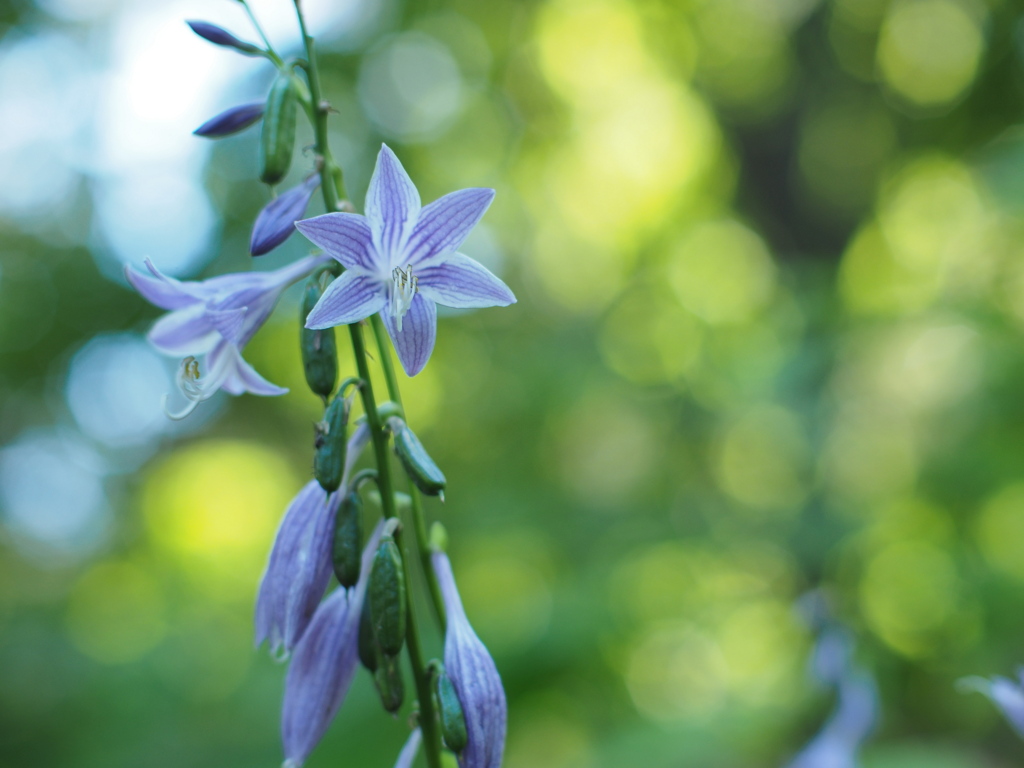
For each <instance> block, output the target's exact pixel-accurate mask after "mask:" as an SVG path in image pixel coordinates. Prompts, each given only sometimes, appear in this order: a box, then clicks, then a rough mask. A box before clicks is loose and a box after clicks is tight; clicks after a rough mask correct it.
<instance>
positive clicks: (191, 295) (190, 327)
mask: <svg viewBox="0 0 1024 768" xmlns="http://www.w3.org/2000/svg"><path fill="white" fill-rule="evenodd" d="M328 260H329V259H328V257H326V256H307V257H306V258H304V259H299V260H298V261H296V262H295V263H293V264H290V265H288V266H287V267H283V268H281V269H278V270H275V271H273V272H243V273H235V274H228V275H220V276H218V277H211V278H209V279H208V280H199V281H184V282H183V281H179V280H175V279H174V278H171V277H167V276H166V275H164V274H162V273H161V272H160V270H158V269H157V268H156V267H155V266H154V265H153V262H151V261H150V260H149V259H146V261H145V264H146V268H147V269H148V270H149V272H150V274H148V275H146V274H143V273H141V272H137V271H136V270H134V269H132V268H131V267H127V266H126V267H125V276H126V277H127V279H128V282H129V283H131V285H132V287H134V288H135V290H137V291H138V292H139V293H140V294H142V296H143V298H145V299H146V300H147V301H149V302H150V303H152V304H155V305H156V306H158V307H160V308H161V309H166V310H169V311H168V314H166V315H164V316H163V317H161V318H160V319H159V320H157V321H156V323H155V324H154V326H153V328H152V330H150V332H149V337H148V338H149V341H150V343H151V344H153V346H155V347H156V348H157V349H158V350H160V351H161V352H163V353H164V354H167V355H171V356H173V357H181V358H184V359H183V360H182V364H181V367H180V369H179V371H178V387H179V389H180V390H181V393H182V394H183V395H184V396H185V398H186V399H187V400H188V401H189V402H188V405H187V406H186V407H185V409H184V410H182V411H181V412H179V413H175V414H171V413H170V412H168V415H169V416H171V418H184V417H185V416H187V415H188V414H189V413H191V412H192V411H193V410H194V409H195V407H196V406H197V405H198V404H199V403H200V402H202V401H203V400H207V399H209V398H210V397H212V396H213V395H214V394H215V393H216V392H217V391H218V390H220V389H223V390H225V391H226V392H229V393H230V394H232V395H240V394H242V393H243V392H251V393H252V394H254V395H283V394H284V393H285V392H287V391H288V390H287V389H284V388H283V387H278V386H276V385H275V384H271V383H270V382H269V381H267V380H266V379H264V378H263V377H262V376H260V375H259V374H258V373H257V372H256V370H255V369H254V368H253V367H252V366H251V365H249V364H248V363H247V362H245V360H243V359H242V348H243V347H244V346H245V345H246V344H247V343H248V342H249V340H250V339H251V338H252V337H253V335H254V334H255V333H256V331H257V330H259V328H260V327H261V326H262V325H263V323H264V322H266V319H267V318H268V317H269V316H270V313H271V312H272V311H273V309H274V306H275V305H276V304H277V300H278V299H279V298H280V296H281V293H282V292H283V291H284V289H285V288H287V287H288V286H289V285H291V284H292V283H294V282H296V281H297V280H301V279H302V278H304V277H306V276H307V275H309V274H310V273H312V272H313V271H314V270H315V269H316V268H317V267H319V266H320V265H321V264H323V263H324V262H325V261H328ZM201 356H202V357H204V360H203V362H202V363H200V361H199V359H198V358H199V357H201Z"/></svg>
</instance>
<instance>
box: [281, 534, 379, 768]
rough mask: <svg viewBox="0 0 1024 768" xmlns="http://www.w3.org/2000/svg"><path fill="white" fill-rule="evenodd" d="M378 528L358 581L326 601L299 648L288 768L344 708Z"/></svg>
mask: <svg viewBox="0 0 1024 768" xmlns="http://www.w3.org/2000/svg"><path fill="white" fill-rule="evenodd" d="M383 528H384V525H383V521H381V522H380V523H378V525H377V527H376V529H375V530H374V532H373V535H372V536H370V539H369V541H368V542H367V543H366V547H365V549H364V550H363V559H362V563H361V566H360V571H359V581H358V583H357V584H356V586H354V587H352V588H351V589H348V590H346V589H344V588H342V587H338V588H337V589H335V590H334V591H333V592H332V593H331V594H330V595H329V596H328V597H327V599H326V600H324V601H323V602H322V603H321V604H320V607H319V608H318V609H317V611H316V613H315V614H314V615H313V620H312V621H311V622H310V624H309V627H308V628H307V629H306V632H305V633H304V634H303V635H302V639H301V640H299V642H298V644H297V645H296V646H295V653H294V655H293V656H292V661H291V665H290V666H289V667H288V676H287V679H286V680H285V689H284V706H283V709H282V712H281V738H282V741H283V742H284V755H285V762H284V768H299V766H301V765H302V764H303V763H304V762H306V759H307V758H308V757H309V755H310V753H311V752H312V751H313V748H314V747H315V746H316V745H317V744H318V743H319V742H320V739H321V738H323V735H324V733H325V732H326V731H327V726H328V725H330V723H331V720H333V719H334V716H335V715H336V714H337V712H338V710H339V709H340V708H341V704H342V702H343V701H344V700H345V696H346V694H347V693H348V689H349V686H350V685H351V684H352V678H353V677H355V673H356V668H357V667H358V665H359V648H358V645H359V616H360V614H361V612H362V609H363V600H364V599H365V598H366V582H367V580H368V579H367V577H368V576H369V574H370V566H371V565H372V564H373V556H374V555H375V554H376V551H377V544H378V543H379V542H380V534H381V531H382V530H383Z"/></svg>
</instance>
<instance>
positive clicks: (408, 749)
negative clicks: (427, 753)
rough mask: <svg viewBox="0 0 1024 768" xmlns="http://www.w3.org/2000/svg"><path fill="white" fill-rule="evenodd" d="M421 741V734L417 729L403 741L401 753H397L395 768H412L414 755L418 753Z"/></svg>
mask: <svg viewBox="0 0 1024 768" xmlns="http://www.w3.org/2000/svg"><path fill="white" fill-rule="evenodd" d="M422 741H423V733H422V732H421V731H420V729H419V728H417V729H416V730H415V731H413V732H412V733H410V734H409V738H408V739H406V741H405V746H404V747H402V751H401V752H399V753H398V760H397V761H396V762H395V768H412V764H413V761H415V760H416V755H417V754H418V753H419V751H420V743H421V742H422Z"/></svg>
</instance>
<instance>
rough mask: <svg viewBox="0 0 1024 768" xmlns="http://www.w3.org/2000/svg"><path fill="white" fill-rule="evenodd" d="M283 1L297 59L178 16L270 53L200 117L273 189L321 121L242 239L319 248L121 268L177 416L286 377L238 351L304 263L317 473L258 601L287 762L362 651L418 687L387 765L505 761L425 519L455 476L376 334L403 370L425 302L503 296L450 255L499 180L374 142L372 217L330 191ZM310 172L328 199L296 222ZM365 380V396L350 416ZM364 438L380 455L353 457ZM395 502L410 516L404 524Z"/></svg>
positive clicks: (430, 334)
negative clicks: (448, 176) (412, 562)
mask: <svg viewBox="0 0 1024 768" xmlns="http://www.w3.org/2000/svg"><path fill="white" fill-rule="evenodd" d="M239 2H240V4H241V5H242V6H243V7H245V9H246V10H247V11H248V10H249V9H248V6H247V5H246V3H245V2H244V0H239ZM295 9H296V12H297V13H298V21H299V25H300V27H301V28H302V31H303V40H304V43H305V46H306V59H304V60H303V59H289V60H285V59H282V58H281V57H280V56H279V55H278V54H277V53H276V52H275V51H274V50H273V48H272V47H271V45H270V42H269V41H268V40H267V37H266V35H265V34H263V32H262V30H260V29H259V26H258V24H257V23H256V19H255V17H254V16H253V15H252V14H251V13H250V17H251V18H252V20H253V23H254V24H256V28H257V31H258V32H259V34H260V37H261V39H262V40H263V43H264V45H262V46H261V45H257V44H254V43H249V42H245V41H243V40H241V39H239V38H238V37H236V36H235V35H233V34H231V33H230V32H228V31H226V30H224V29H222V28H220V27H218V26H215V25H213V24H209V23H207V22H200V21H192V22H188V23H189V25H190V26H191V28H192V30H193V31H194V32H195V33H196V34H198V35H199V36H201V37H203V38H204V39H206V40H208V41H210V42H211V43H214V44H216V45H219V46H223V47H226V48H230V49H233V50H234V51H236V52H238V53H241V54H243V55H246V56H253V57H262V58H264V59H267V60H268V61H270V62H271V63H273V65H274V66H275V67H276V69H277V74H276V76H275V78H274V80H273V83H272V85H271V86H270V89H269V93H268V95H267V98H266V99H265V101H263V102H259V103H247V104H242V105H239V106H236V107H232V108H231V109H228V110H226V111H225V112H222V113H221V114H219V115H217V116H216V117H214V118H212V119H210V120H208V121H207V122H206V123H204V124H203V125H202V126H200V127H199V128H198V129H197V130H196V131H195V132H196V134H198V135H200V136H204V137H208V138H220V137H223V136H228V135H231V134H234V133H237V132H239V131H242V130H245V129H246V128H248V127H250V126H252V125H255V124H256V123H258V122H260V121H262V129H261V130H262V133H261V140H260V157H261V160H260V174H259V175H260V179H261V181H263V182H264V183H266V184H268V185H271V187H273V186H274V185H276V184H278V183H279V182H281V181H282V180H283V179H284V178H285V176H286V175H287V173H288V171H289V168H290V166H291V162H292V156H293V154H294V149H295V148H294V143H295V127H296V125H295V124H296V120H297V114H298V112H299V108H300V107H301V109H302V111H303V112H304V113H305V114H306V115H307V116H308V118H309V120H310V122H311V123H312V124H313V128H314V131H315V133H316V135H317V136H318V142H317V145H316V152H315V157H316V162H315V167H314V168H313V171H312V173H311V174H309V175H308V176H307V177H306V179H305V180H304V181H303V182H302V183H300V184H299V185H298V186H296V187H294V188H293V189H290V190H288V191H286V192H284V193H282V194H280V195H279V196H277V197H276V198H275V199H274V200H272V201H271V202H270V203H269V204H268V205H267V206H266V207H265V208H264V209H263V210H262V211H261V212H260V213H259V215H258V217H257V218H256V221H255V224H254V226H253V233H252V239H251V244H250V252H251V254H252V255H253V256H259V255H261V254H264V253H267V252H269V251H270V250H272V249H273V248H276V247H277V246H278V245H280V244H281V243H283V242H284V241H285V240H286V239H287V238H288V237H289V236H290V235H291V234H292V232H293V231H294V229H296V228H298V229H299V230H300V231H301V232H302V233H303V234H304V235H305V236H306V238H307V239H309V240H310V241H312V242H313V243H314V244H315V245H317V246H319V247H320V248H322V249H323V251H324V252H325V253H323V254H314V255H309V256H306V257H305V258H302V259H299V260H297V261H295V262H294V263H293V264H290V265H288V266H286V267H284V268H282V269H280V270H277V271H275V272H248V273H242V274H231V275H222V276H219V277H214V278H210V279H208V280H204V281H198V282H180V281H177V280H174V279H172V278H170V277H168V276H166V275H163V274H162V273H160V271H159V270H158V269H157V268H156V267H155V266H154V265H153V264H151V263H149V262H148V261H147V262H146V267H147V269H148V274H146V273H144V272H141V271H137V270H135V269H131V268H128V269H127V277H128V280H129V282H130V283H131V284H132V286H134V287H135V288H136V290H138V291H139V293H141V294H142V295H143V296H144V297H145V298H146V299H148V300H149V301H150V302H152V303H153V304H155V305H157V306H159V307H161V308H163V309H165V310H168V314H167V315H166V316H164V317H163V318H161V319H160V320H159V321H157V323H156V325H155V326H154V327H153V329H152V331H151V333H150V340H151V341H152V342H153V343H154V344H155V345H156V346H157V347H158V348H160V349H161V350H162V351H164V352H166V353H167V354H170V355H175V356H178V357H184V362H183V363H182V368H181V375H180V376H179V386H180V389H181V392H182V395H183V396H184V397H185V399H186V400H187V405H186V406H185V407H184V409H182V410H180V411H178V412H174V413H172V412H170V411H169V412H168V413H169V415H171V416H173V417H175V418H184V417H185V416H187V415H188V413H190V412H191V411H192V410H193V409H194V408H195V407H196V406H197V405H198V404H199V403H200V402H202V401H204V400H206V399H208V398H209V397H211V396H212V395H213V394H214V393H216V392H217V391H219V390H221V389H224V390H226V391H228V392H229V393H232V394H242V393H244V392H251V393H255V394H261V395H280V394H283V393H285V392H286V391H287V390H285V389H283V388H281V387H277V386H275V385H273V384H271V383H270V382H267V381H266V380H264V379H263V378H262V377H261V376H260V375H259V374H258V373H256V371H255V370H254V369H253V368H252V367H251V366H250V365H249V364H248V363H246V362H245V360H243V359H242V354H241V353H242V349H243V347H244V346H245V344H246V343H248V341H249V340H250V339H251V338H252V337H253V335H254V334H255V333H256V332H257V331H258V330H259V328H260V327H261V326H262V325H263V323H264V322H265V321H266V320H267V318H268V317H269V316H270V314H271V313H272V312H273V310H274V307H275V306H276V304H277V301H278V299H279V297H280V295H281V293H282V292H283V291H284V290H285V288H287V287H288V286H289V285H292V284H293V283H296V282H298V281H300V280H306V285H305V289H304V292H303V297H302V304H301V314H300V317H299V339H298V341H299V346H300V349H301V354H302V365H303V370H304V373H305V378H306V383H307V384H308V386H309V389H310V391H311V392H312V393H313V394H314V395H316V396H318V397H319V398H320V399H321V400H322V402H323V408H324V411H323V416H322V418H321V419H320V420H319V421H318V422H317V423H316V424H315V428H314V439H313V459H312V475H313V477H312V479H311V480H310V481H309V482H308V483H307V484H306V485H305V486H304V487H303V488H302V489H301V490H300V491H299V493H298V495H297V496H296V497H295V499H294V500H293V501H292V503H291V505H290V506H289V507H288V509H287V510H286V512H285V514H284V517H283V518H282V521H281V524H280V527H279V529H278V532H277V535H276V538H275V540H274V543H273V547H272V549H271V552H270V557H269V560H268V562H267V567H266V570H265V572H264V574H263V578H262V580H261V582H260V586H259V593H258V597H257V601H256V612H255V613H256V622H255V623H256V645H257V646H260V645H262V644H264V643H266V644H267V646H268V648H269V650H270V652H271V654H272V655H273V656H274V657H275V658H277V659H280V660H289V667H288V672H287V676H286V681H285V690H284V706H283V712H282V723H281V732H282V739H283V744H284V753H285V766H287V768H298V766H301V765H302V764H303V763H304V762H305V761H306V759H307V758H308V757H309V755H310V754H311V752H312V751H313V749H314V748H315V747H316V745H317V743H318V742H319V741H320V739H321V738H322V737H323V735H324V733H325V732H326V730H327V728H328V726H329V725H330V723H331V721H332V719H333V718H334V716H335V715H336V713H337V712H338V710H339V708H340V707H341V705H342V703H343V701H344V699H345V696H346V694H347V692H348V689H349V687H350V685H351V683H352V681H353V679H354V677H355V675H356V672H357V670H358V667H359V664H360V662H362V664H363V666H364V667H366V669H367V670H369V672H370V673H371V674H372V675H373V680H374V683H375V685H376V687H377V691H378V692H379V694H380V700H381V703H382V705H383V708H384V710H385V711H386V712H387V713H390V714H392V715H394V714H397V713H398V712H399V711H400V710H401V709H402V707H403V705H404V704H405V702H406V690H407V687H406V680H405V678H406V671H405V668H404V664H403V659H404V658H405V656H408V661H409V664H408V667H409V669H410V670H411V673H412V677H413V679H414V682H415V691H416V704H415V708H414V710H413V711H414V716H413V717H412V723H411V724H412V729H411V734H410V736H409V739H408V741H407V742H406V745H405V747H404V748H403V749H402V751H401V754H400V756H399V758H398V763H397V766H398V767H403V766H404V767H405V768H408V767H409V766H411V764H412V762H413V761H414V759H415V756H416V755H417V752H418V750H419V749H420V746H421V744H422V746H423V749H424V751H425V753H426V757H427V762H428V765H429V766H430V768H440V765H441V756H442V748H446V749H447V750H448V751H449V752H451V753H453V754H454V755H456V756H457V759H458V762H459V765H460V766H461V768H500V765H501V761H502V754H503V752H504V745H505V721H506V704H505V693H504V690H503V688H502V684H501V678H500V677H499V675H498V672H497V668H496V667H495V664H494V661H493V659H492V658H491V656H490V654H489V653H488V651H487V649H486V648H485V647H484V645H483V643H481V642H480V639H479V638H478V637H477V635H476V633H475V632H474V631H473V629H472V627H471V626H470V624H469V620H468V619H467V617H466V613H465V611H464V610H463V607H462V602H461V600H460V598H459V593H458V590H457V588H456V585H455V579H454V576H453V574H452V568H451V564H450V562H449V560H448V557H447V555H446V554H445V552H444V549H445V546H446V542H447V535H446V534H443V533H439V532H438V531H442V530H443V529H440V528H436V529H435V531H436V532H438V533H437V535H435V536H433V537H432V538H431V539H430V541H427V540H426V533H425V532H426V523H425V521H424V519H423V509H422V496H426V497H436V498H439V499H440V500H441V501H444V492H445V489H446V487H447V479H446V477H445V475H444V473H443V472H442V471H441V469H440V468H439V467H438V465H437V463H436V462H435V461H434V460H433V458H432V457H431V456H430V454H429V453H428V452H427V449H426V448H425V447H424V445H423V443H422V442H421V441H420V439H419V438H418V437H417V435H416V434H415V433H414V432H413V430H412V428H411V427H410V426H409V425H408V423H407V422H406V417H405V412H404V410H403V408H402V406H401V398H400V395H399V393H398V385H397V379H396V378H395V374H394V371H393V369H392V367H391V357H390V355H391V345H389V344H388V339H389V338H390V341H391V344H393V346H394V351H395V353H396V354H397V356H398V359H399V361H400V362H401V364H402V367H403V368H404V370H405V372H406V373H407V374H408V375H409V376H414V375H416V374H417V373H419V372H420V371H421V370H422V369H423V367H424V366H425V365H426V364H427V361H428V360H429V359H430V356H431V353H432V351H433V348H434V340H435V336H436V331H437V309H436V305H437V304H444V305H446V306H451V307H459V308H470V307H490V306H506V305H508V304H511V303H513V302H515V296H513V294H512V292H511V291H510V290H509V288H508V286H506V285H505V284H504V283H503V282H502V281H501V280H500V279H498V278H497V277H495V276H494V275H493V274H491V273H490V272H489V271H488V270H487V269H485V268H484V267H483V266H482V265H480V264H479V263H477V262H476V261H474V260H473V259H471V258H470V257H468V256H465V255H463V254H461V253H459V252H458V249H459V247H460V246H461V245H462V243H463V241H464V240H465V239H466V237H467V236H468V234H469V232H470V230H472V228H473V227H474V226H475V225H476V223H477V222H478V221H479V220H480V218H481V217H482V216H483V215H484V212H485V211H486V210H487V208H488V206H489V205H490V203H491V200H492V199H493V197H494V190H491V189H463V190H459V191H457V192H453V193H451V194H449V195H445V196H444V197H442V198H440V199H439V200H436V201H434V202H433V203H430V204H429V205H426V206H424V205H422V203H421V201H420V196H419V192H418V191H417V189H416V187H415V185H414V184H413V183H412V180H411V179H410V178H409V175H408V174H407V173H406V171H405V169H404V168H403V167H402V164H401V163H400V162H399V160H398V158H397V157H396V155H395V154H394V153H393V152H392V151H391V150H390V149H389V148H388V147H382V148H381V151H380V153H379V155H378V158H377V166H376V168H375V170H374V173H373V177H372V179H371V180H370V185H369V189H368V190H367V194H366V215H365V216H362V215H358V214H356V213H354V212H352V209H351V206H350V205H349V204H348V203H347V202H346V201H344V200H343V199H342V197H341V189H342V178H341V172H340V169H339V168H338V167H337V166H336V165H335V164H334V162H333V160H332V159H331V157H330V153H329V151H328V149H327V147H326V144H325V143H324V142H325V138H324V137H326V135H327V130H326V122H325V121H326V119H327V115H328V113H329V109H328V108H327V107H326V106H325V105H324V103H323V102H322V100H321V97H320V93H319V78H318V75H317V72H316V60H315V51H314V48H313V41H312V38H310V37H309V36H308V34H307V33H306V30H305V22H304V19H303V18H302V11H301V7H300V4H299V3H298V2H295ZM318 187H319V188H320V189H321V190H322V191H323V196H324V203H325V206H326V208H327V210H328V211H329V213H327V214H325V215H323V216H318V217H316V218H313V219H307V220H302V217H303V216H304V215H305V211H306V207H307V205H308V203H309V201H310V199H311V197H312V195H313V193H314V192H315V191H316V190H317V188H318ZM378 315H379V316H378ZM368 319H371V320H372V323H373V330H374V335H375V337H376V340H377V344H378V350H379V351H380V354H381V365H382V367H383V368H384V374H385V378H386V379H387V383H388V390H389V395H390V400H388V401H387V402H383V403H381V404H380V405H378V404H377V399H376V398H375V396H374V392H373V385H372V382H371V380H370V374H369V367H368V366H369V364H368V362H367V360H368V355H367V353H366V350H365V348H364V341H363V326H364V325H366V324H367V322H366V321H367V320H368ZM339 325H345V326H348V330H349V333H350V335H351V338H352V351H353V355H354V357H355V368H356V372H355V375H353V376H350V377H348V378H346V379H344V380H343V381H342V382H341V383H340V384H339V383H338V378H339V372H340V367H341V366H340V364H339V360H338V345H337V341H336V339H335V331H334V328H335V327H336V326H339ZM357 397H358V398H359V399H360V400H361V404H362V407H363V412H364V413H363V415H362V416H360V417H359V418H357V419H355V420H354V421H353V418H352V415H353V410H354V401H355V400H356V398H357ZM389 443H390V444H391V447H392V448H393V452H394V454H395V456H396V457H397V461H394V460H393V459H392V458H391V455H390V453H389V451H388V444H389ZM370 444H372V445H373V448H374V450H373V454H374V457H375V459H376V467H375V468H370V469H363V470H361V471H355V467H356V464H357V463H358V462H359V460H360V458H361V456H362V454H363V453H364V451H365V449H366V447H367V446H368V445H370ZM392 464H394V465H395V466H396V467H401V468H402V471H404V474H405V476H406V477H407V479H408V494H404V493H399V492H397V491H396V490H395V489H394V488H393V486H392V480H391V478H392ZM371 481H372V482H373V484H374V485H375V486H376V491H377V494H376V499H377V501H379V503H380V508H381V511H382V515H381V519H379V520H377V521H373V523H372V525H368V524H367V523H368V522H370V521H368V520H366V519H365V518H367V517H368V516H369V515H370V509H369V508H368V507H367V506H366V505H364V501H363V495H364V493H365V489H366V488H367V486H368V485H369V484H370V483H371ZM400 502H401V503H400ZM400 507H402V508H404V509H405V510H406V513H407V514H409V515H411V522H412V525H410V526H408V527H407V529H406V530H408V531H410V534H409V535H408V536H406V535H405V533H404V531H403V526H402V522H401V519H400V517H399V508H400ZM368 530H369V534H368V535H367V531H368ZM417 553H418V555H419V559H420V563H421V565H422V566H423V567H422V568H420V569H414V568H410V567H409V562H408V560H409V558H410V557H413V556H414V555H416V554H417ZM420 572H422V573H423V576H424V577H425V578H426V580H427V581H428V584H427V585H425V586H427V587H428V589H427V590H426V593H427V594H428V596H429V597H430V598H431V600H432V601H433V607H434V613H435V614H436V616H437V617H438V619H439V624H440V626H441V629H442V631H443V632H444V638H445V641H444V659H443V661H442V660H440V659H434V660H429V661H428V660H425V659H423V658H422V657H421V647H422V646H421V643H420V639H419V636H418V634H417V623H416V621H415V615H414V611H413V607H412V603H413V600H412V598H411V595H412V590H413V587H414V586H415V582H416V578H415V577H416V576H417V575H418V574H419V573H420ZM332 580H333V581H336V586H335V587H334V588H333V589H331V588H330V587H331V583H332ZM325 594H326V597H325Z"/></svg>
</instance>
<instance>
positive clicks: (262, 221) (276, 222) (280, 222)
mask: <svg viewBox="0 0 1024 768" xmlns="http://www.w3.org/2000/svg"><path fill="white" fill-rule="evenodd" d="M319 186H320V174H318V173H314V174H313V175H312V176H310V177H309V178H308V179H306V180H305V181H304V182H302V183H301V184H299V185H298V186H295V187H292V188H291V189H289V190H288V191H287V192H283V193H282V194H280V195H278V196H277V197H275V198H274V199H273V200H271V201H270V202H269V203H267V205H266V207H264V209H263V210H262V211H260V213H259V216H257V217H256V223H255V224H254V225H253V228H252V239H251V240H250V242H249V253H251V254H252V255H253V256H262V255H263V254H265V253H270V251H272V250H274V249H275V248H277V246H279V245H280V244H281V243H283V242H284V241H285V240H287V239H288V238H289V237H290V236H291V235H292V233H293V232H295V222H296V221H298V220H299V219H301V218H302V217H303V216H305V215H306V206H308V205H309V200H310V198H311V197H313V193H314V192H316V188H317V187H319Z"/></svg>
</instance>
